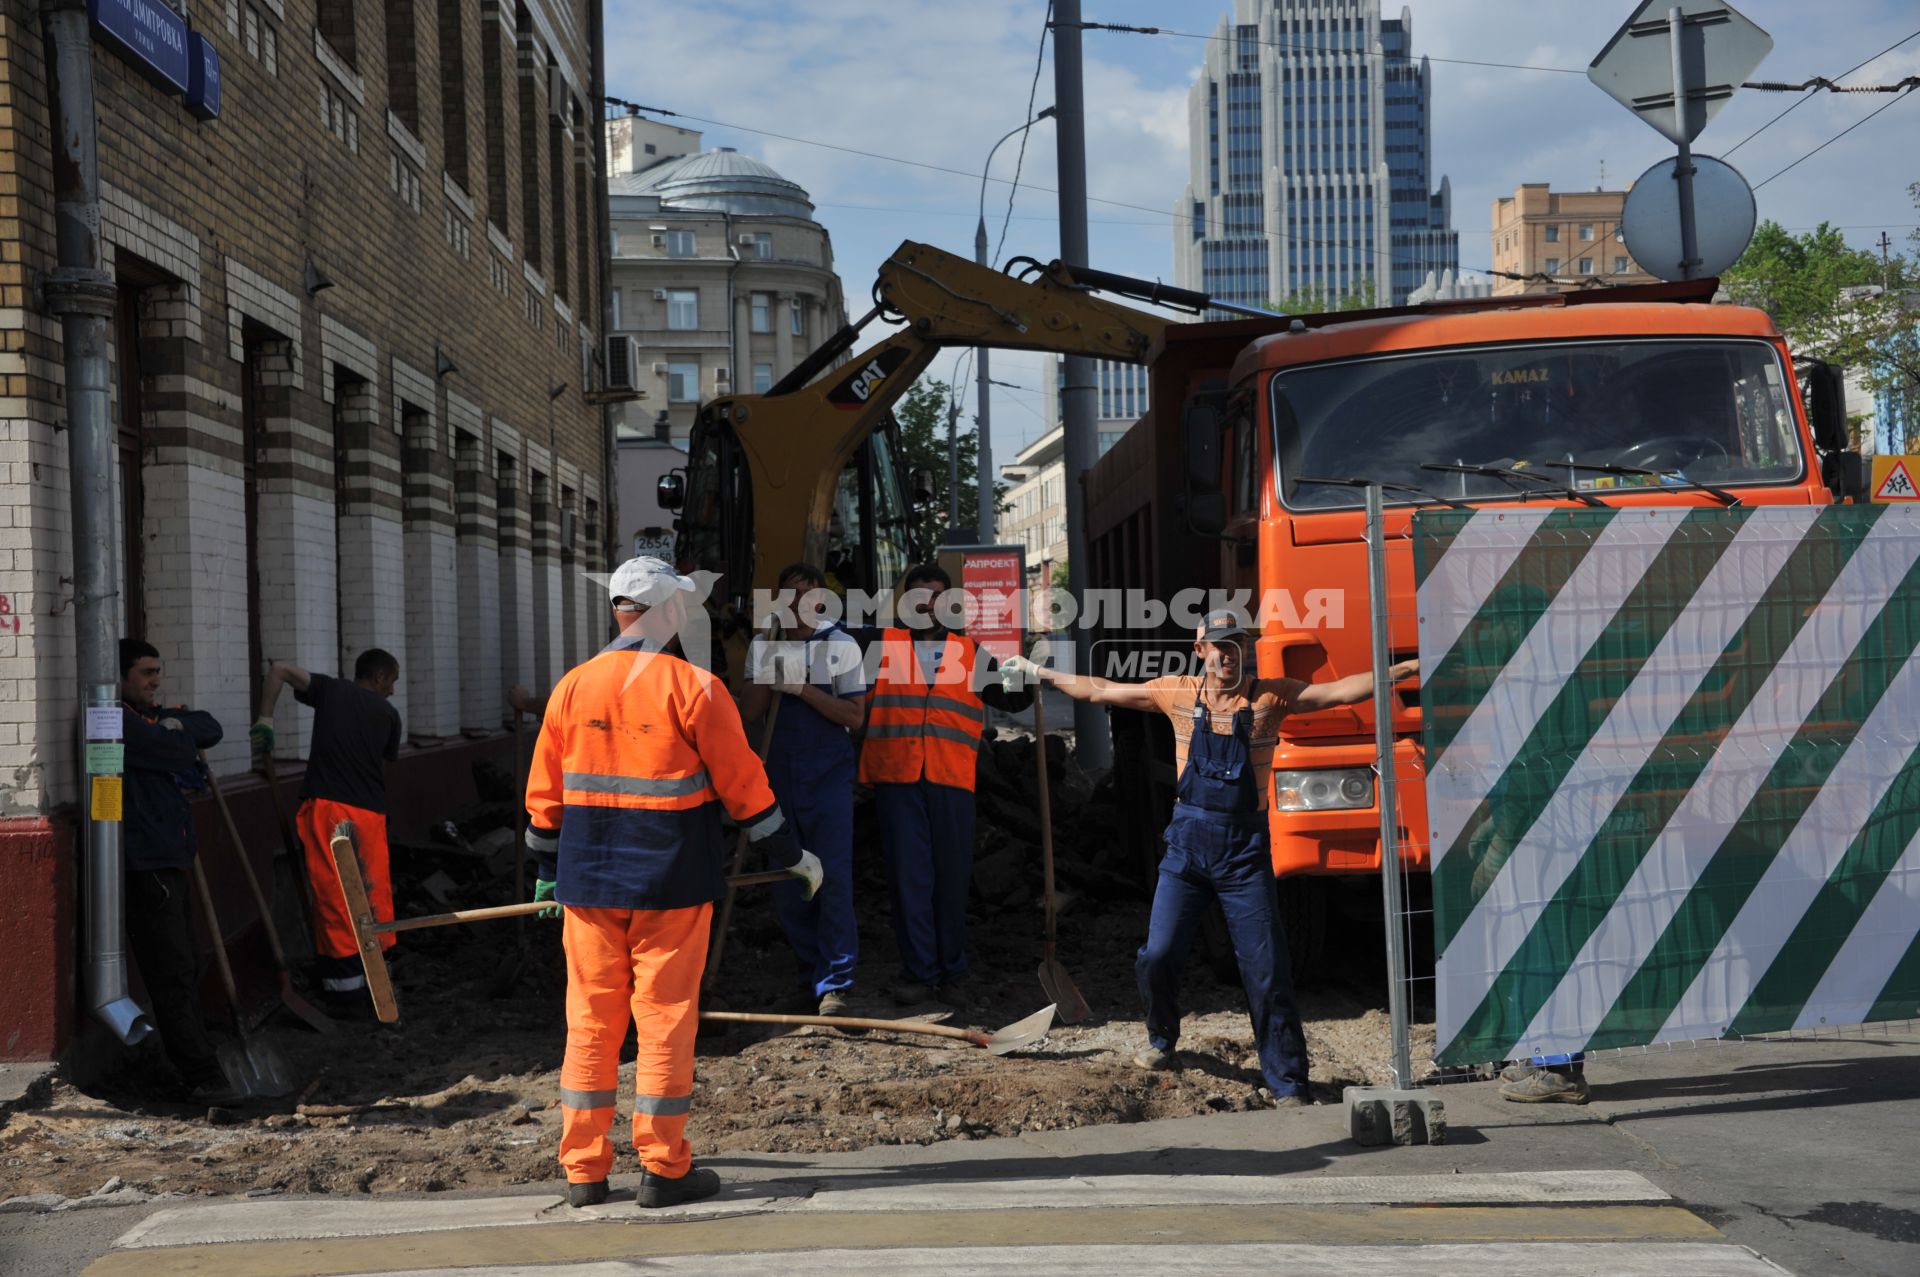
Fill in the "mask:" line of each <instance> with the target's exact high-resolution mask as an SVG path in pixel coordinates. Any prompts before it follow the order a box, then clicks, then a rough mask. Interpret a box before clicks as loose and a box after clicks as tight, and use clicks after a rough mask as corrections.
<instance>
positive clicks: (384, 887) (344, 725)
mask: <svg viewBox="0 0 1920 1277" xmlns="http://www.w3.org/2000/svg"><path fill="white" fill-rule="evenodd" d="M399 681H400V662H399V661H397V660H395V659H394V658H393V656H392V654H391V653H388V652H385V651H382V650H381V649H380V648H377V647H370V648H368V649H367V650H366V651H364V652H362V653H360V656H359V659H357V660H356V661H354V663H353V681H352V682H351V683H349V682H348V681H347V680H345V679H343V678H333V677H330V676H328V675H326V674H310V673H308V672H307V671H306V670H304V669H302V668H300V667H299V666H298V665H293V664H290V663H289V662H286V661H275V662H274V663H273V666H272V668H271V669H269V670H268V671H267V680H266V683H265V685H264V686H263V687H262V688H261V692H260V717H259V718H258V719H257V720H256V721H255V722H254V724H253V726H252V727H251V728H249V729H248V731H247V735H248V737H249V738H250V739H251V740H252V741H253V747H254V749H255V750H256V751H257V752H259V753H262V754H269V755H270V754H272V752H273V746H274V739H275V733H274V730H273V707H274V704H275V703H276V702H277V701H279V699H280V689H281V688H282V687H283V686H286V685H287V684H292V686H293V698H294V699H295V700H297V701H299V702H300V703H301V704H302V705H309V706H311V707H312V708H313V712H314V713H313V739H312V741H311V743H310V745H309V746H308V749H307V774H306V776H305V777H304V778H303V779H302V780H301V782H300V810H299V812H298V813H297V814H296V816H295V817H294V822H295V824H296V826H297V827H298V829H299V831H300V845H301V846H302V847H303V848H304V849H305V850H306V853H307V882H308V884H309V886H310V887H311V888H312V891H313V947H314V964H313V965H314V974H315V975H316V976H318V977H319V981H320V995H321V998H322V999H323V1000H324V1001H325V1002H326V1003H327V1004H328V1006H329V1007H330V1008H331V1009H332V1010H334V1011H336V1012H343V1013H346V1014H356V1013H364V1012H365V1011H366V1010H367V1009H368V1007H369V1005H370V1004H369V1003H368V1001H367V974H366V970H365V968H364V967H362V966H361V963H360V946H359V944H358V943H357V942H356V941H355V939H354V934H353V922H352V920H351V919H350V918H349V917H348V916H347V901H346V897H345V896H344V895H342V894H341V892H340V875H339V873H338V872H337V871H335V869H334V867H333V853H332V851H331V850H330V848H331V845H332V840H333V831H334V828H335V827H336V826H338V825H339V824H340V823H341V822H343V821H347V822H351V823H352V825H353V831H354V842H355V844H356V845H357V846H358V847H359V849H360V864H361V872H362V873H363V874H364V875H365V877H366V883H367V895H368V897H369V898H370V900H371V902H372V904H373V916H374V917H375V918H377V919H378V920H380V921H381V922H391V921H393V875H392V873H391V872H390V871H389V869H388V865H387V776H386V765H387V764H388V763H390V762H392V761H393V760H394V759H395V758H398V757H399V756H400V711H399V710H396V709H395V708H394V707H393V689H394V687H395V685H396V684H398V683H399ZM393 943H394V938H393V937H392V936H390V935H386V936H381V937H380V944H381V947H383V948H386V949H391V948H393Z"/></svg>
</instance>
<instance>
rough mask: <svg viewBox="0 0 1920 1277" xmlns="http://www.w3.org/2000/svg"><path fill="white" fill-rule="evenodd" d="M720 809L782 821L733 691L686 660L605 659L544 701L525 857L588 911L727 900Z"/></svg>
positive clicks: (763, 823)
mask: <svg viewBox="0 0 1920 1277" xmlns="http://www.w3.org/2000/svg"><path fill="white" fill-rule="evenodd" d="M723 806H724V807H725V808H726V810H727V812H728V813H729V814H730V815H732V816H733V818H734V819H735V820H736V821H738V822H739V823H740V824H741V825H744V826H746V827H747V828H748V829H749V830H750V831H756V832H757V831H759V830H761V829H762V828H763V827H766V828H777V827H778V826H779V824H780V821H781V816H780V810H779V808H778V806H776V805H775V803H774V799H773V790H772V789H770V788H769V787H768V785H767V774H766V771H765V769H764V768H763V767H762V766H761V763H760V759H759V757H758V756H757V755H756V754H755V753H754V752H753V747H752V746H751V745H749V744H748V743H747V736H746V731H745V730H744V729H743V728H742V727H741V725H740V711H739V709H738V708H736V707H735V705H734V703H733V697H731V696H730V695H728V694H727V689H726V686H725V684H723V683H721V682H720V680H718V679H717V678H715V677H714V676H713V675H712V674H710V673H708V672H707V671H705V670H702V669H699V668H697V667H695V666H693V665H691V664H689V663H688V662H686V661H684V660H682V659H681V658H680V657H678V656H672V655H668V654H667V653H664V652H647V651H641V650H639V649H638V648H637V647H634V646H623V647H615V648H611V649H609V650H607V651H605V652H602V653H601V654H600V655H598V656H596V657H594V658H593V659H592V660H590V661H588V662H586V663H585V664H584V665H578V666H575V667H574V668H573V669H571V670H569V671H568V672H567V673H566V675H565V676H564V677H562V678H561V680H560V682H559V684H558V685H557V686H555V688H554V689H553V694H552V695H551V696H550V697H548V699H547V710H546V716H545V719H544V720H543V722H542V723H541V727H540V738H539V740H538V741H537V742H536V743H535V745H534V750H533V762H532V767H531V769H530V771H529V773H528V777H527V815H528V816H529V818H530V824H529V827H528V831H527V844H528V847H529V848H530V849H531V850H532V851H534V852H535V854H536V855H538V856H539V858H540V860H541V861H542V864H543V866H544V865H546V864H550V863H555V862H557V865H556V869H557V878H556V883H557V890H556V892H555V898H556V899H557V900H559V902H560V903H561V904H566V905H574V906H578V907H582V908H609V909H684V908H689V907H691V906H694V905H700V904H705V903H707V902H708V901H711V900H718V899H719V898H720V897H721V896H723V895H725V894H726V867H725V865H726V862H725V850H726V849H725V846H724V840H723V838H722V832H721V827H720V811H721V808H722V807H723Z"/></svg>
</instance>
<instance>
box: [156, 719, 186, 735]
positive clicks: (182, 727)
mask: <svg viewBox="0 0 1920 1277" xmlns="http://www.w3.org/2000/svg"><path fill="white" fill-rule="evenodd" d="M160 726H162V727H164V728H166V729H167V730H168V731H170V732H184V731H186V730H187V725H186V724H185V723H183V722H181V721H180V720H179V719H177V718H163V719H161V720H160Z"/></svg>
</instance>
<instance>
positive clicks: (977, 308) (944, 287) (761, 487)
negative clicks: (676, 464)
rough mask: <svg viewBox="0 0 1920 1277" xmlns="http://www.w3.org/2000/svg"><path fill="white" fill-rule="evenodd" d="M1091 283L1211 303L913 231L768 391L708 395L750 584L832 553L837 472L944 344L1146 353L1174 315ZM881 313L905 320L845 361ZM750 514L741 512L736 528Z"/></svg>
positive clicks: (707, 413) (707, 415)
mask: <svg viewBox="0 0 1920 1277" xmlns="http://www.w3.org/2000/svg"><path fill="white" fill-rule="evenodd" d="M1089 286H1096V287H1103V288H1109V289H1115V288H1119V289H1122V290H1125V291H1131V292H1133V293H1134V294H1135V295H1138V296H1142V297H1149V298H1152V299H1155V300H1166V301H1170V302H1172V303H1174V304H1178V305H1187V306H1196V305H1200V306H1203V305H1205V304H1207V302H1206V298H1205V297H1204V296H1202V295H1198V294H1192V293H1183V292H1179V291H1178V290H1172V289H1164V288H1161V287H1160V286H1158V285H1154V284H1151V283H1148V282H1145V281H1139V280H1129V279H1124V278H1123V277H1120V276H1112V275H1105V274H1100V273H1096V272H1087V271H1081V272H1074V271H1072V270H1070V269H1069V268H1067V267H1064V266H1062V265H1060V264H1059V263H1054V264H1053V265H1050V266H1045V267H1037V269H1036V273H1035V274H1034V275H1033V277H1031V278H1029V279H1020V278H1016V277H1014V276H1011V275H1005V274H1001V273H1000V272H998V271H995V270H992V269H990V268H989V267H986V266H981V265H979V264H977V263H975V262H971V261H967V260H966V259H964V258H961V257H957V256H955V255H954V254H952V253H947V252H943V251H942V250H940V249H937V248H932V247H930V246H928V245H925V244H916V243H913V242H912V241H908V242H906V243H903V244H901V245H900V247H899V248H897V249H895V250H894V252H893V255H892V256H890V257H889V258H888V259H887V260H886V262H885V263H884V264H883V265H882V266H881V268H880V277H879V281H878V283H877V284H876V285H875V288H874V299H875V302H876V305H875V307H874V309H873V311H872V312H870V313H869V314H868V315H867V316H866V317H865V318H863V319H862V320H861V321H860V323H859V324H856V325H851V326H849V327H848V328H845V329H842V330H841V331H840V333H838V334H836V336H835V337H833V338H832V339H830V340H829V341H828V342H827V343H825V344H824V345H823V346H822V347H821V348H820V349H819V350H816V351H815V352H814V353H813V354H812V355H810V356H808V358H807V359H806V360H805V361H804V362H803V363H801V364H800V365H799V366H798V367H796V368H795V369H794V371H793V372H792V373H791V374H789V375H788V376H787V377H786V378H785V379H784V380H783V381H782V382H781V383H780V384H779V385H777V386H775V387H774V388H773V389H772V390H771V391H769V392H768V393H767V394H763V395H730V396H727V397H725V398H721V399H716V400H714V401H713V402H712V403H710V404H708V405H706V406H705V407H704V408H703V409H702V411H701V415H700V419H699V422H698V424H697V425H696V427H695V429H696V433H698V432H699V431H701V430H707V431H717V432H720V433H721V434H723V435H726V436H728V445H729V447H730V448H732V449H737V452H738V460H740V461H743V462H744V463H745V467H746V475H747V485H746V491H747V492H750V494H751V503H752V515H751V529H752V537H753V547H752V555H751V559H750V561H751V563H752V564H753V568H752V578H753V579H752V581H751V585H753V586H757V587H759V588H763V589H769V590H770V589H772V588H773V587H774V586H775V584H776V582H775V581H774V580H773V575H774V574H775V573H777V572H778V571H779V570H780V567H781V566H782V565H783V564H786V563H790V562H793V561H796V560H800V559H805V560H807V561H809V562H814V563H820V562H823V561H824V559H825V555H826V549H827V539H828V528H829V523H830V521H831V518H832V514H833V501H834V493H835V489H836V486H837V484H838V481H839V476H840V473H841V471H842V470H843V469H844V468H845V467H846V466H847V464H848V462H849V461H850V460H851V459H852V458H853V456H854V454H855V452H856V451H857V450H858V449H859V447H860V446H861V444H862V443H864V442H865V441H866V439H867V438H868V436H870V435H871V434H872V433H873V432H874V431H875V430H876V429H878V428H879V427H880V426H881V425H882V424H884V423H885V422H886V421H887V419H888V416H889V413H890V411H891V409H892V407H893V405H894V404H895V403H897V402H898V401H899V400H900V398H901V397H902V396H903V395H905V394H906V392H907V390H908V388H909V387H910V386H912V385H913V383H914V381H915V380H916V379H917V378H918V377H919V376H920V374H921V373H923V372H925V371H926V369H927V366H928V365H929V364H930V363H931V362H932V361H933V358H934V356H935V355H936V354H937V353H938V352H939V351H941V350H942V349H944V348H947V347H966V346H986V347H991V348H994V349H1002V350H1038V351H1052V352H1057V353H1061V354H1071V355H1087V356H1091V357H1094V358H1100V359H1116V360H1122V361H1125V362H1129V363H1139V362H1142V361H1144V360H1145V358H1146V355H1147V350H1148V347H1149V346H1150V345H1151V344H1152V343H1153V341H1154V339H1155V338H1157V337H1158V336H1159V335H1160V333H1161V332H1162V330H1163V329H1164V328H1165V327H1166V324H1167V321H1166V320H1165V319H1163V318H1161V317H1159V316H1157V315H1153V314H1149V313H1147V312H1145V311H1140V310H1135V309H1133V308H1132V307H1128V306H1122V305H1120V304H1118V303H1116V302H1110V301H1105V300H1102V299H1100V298H1097V297H1094V296H1091V295H1090V294H1089V293H1088V292H1087V288H1088V287H1089ZM880 317H885V318H891V319H893V320H895V321H896V322H901V323H903V324H904V326H903V327H901V328H900V329H899V330H897V331H896V332H894V333H893V334H892V335H890V336H888V337H887V338H885V339H884V340H882V341H880V342H878V343H877V344H875V345H873V346H871V347H869V348H867V349H866V350H864V351H862V352H860V353H859V354H857V355H854V356H853V357H852V358H851V359H847V360H846V361H845V362H844V363H838V364H837V365H836V364H835V361H836V360H839V359H840V358H841V357H842V356H843V355H844V354H845V353H846V352H847V351H849V350H851V349H852V346H853V343H854V341H855V340H856V339H857V336H858V333H859V331H860V329H861V328H862V327H864V326H865V325H866V324H868V323H870V322H871V321H872V320H873V319H875V318H880ZM823 373H824V375H822V374H823ZM715 486H716V490H717V488H718V485H717V484H716V485H715ZM739 495H744V494H739ZM736 499H737V497H736ZM746 527H747V521H746V520H739V521H738V522H737V523H736V525H735V532H734V535H739V534H741V533H744V532H745V531H746ZM727 557H728V559H729V560H732V561H738V560H737V559H736V556H734V555H731V554H729V555H728V556H727ZM730 592H733V593H735V594H736V595H737V596H743V595H744V593H745V591H744V590H739V589H735V590H733V591H730Z"/></svg>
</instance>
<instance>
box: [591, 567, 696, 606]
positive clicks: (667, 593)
mask: <svg viewBox="0 0 1920 1277" xmlns="http://www.w3.org/2000/svg"><path fill="white" fill-rule="evenodd" d="M696 588H697V587H696V586H695V584H694V581H693V578H692V577H686V576H681V575H680V574H679V573H677V572H675V571H674V570H673V568H672V567H670V566H669V565H668V564H667V561H666V560H665V559H659V558H655V557H653V556H652V555H641V556H640V557H638V558H633V559H628V560H627V561H626V562H625V563H622V564H621V565H620V566H619V567H617V568H615V569H614V570H613V575H612V576H610V577H608V578H607V596H608V597H609V598H615V599H632V600H633V601H634V602H635V603H639V604H641V605H642V606H645V607H652V606H653V605H654V604H656V603H665V602H666V601H667V600H668V599H670V598H672V597H673V596H674V595H675V594H678V593H680V592H682V591H689V590H693V589H696Z"/></svg>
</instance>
